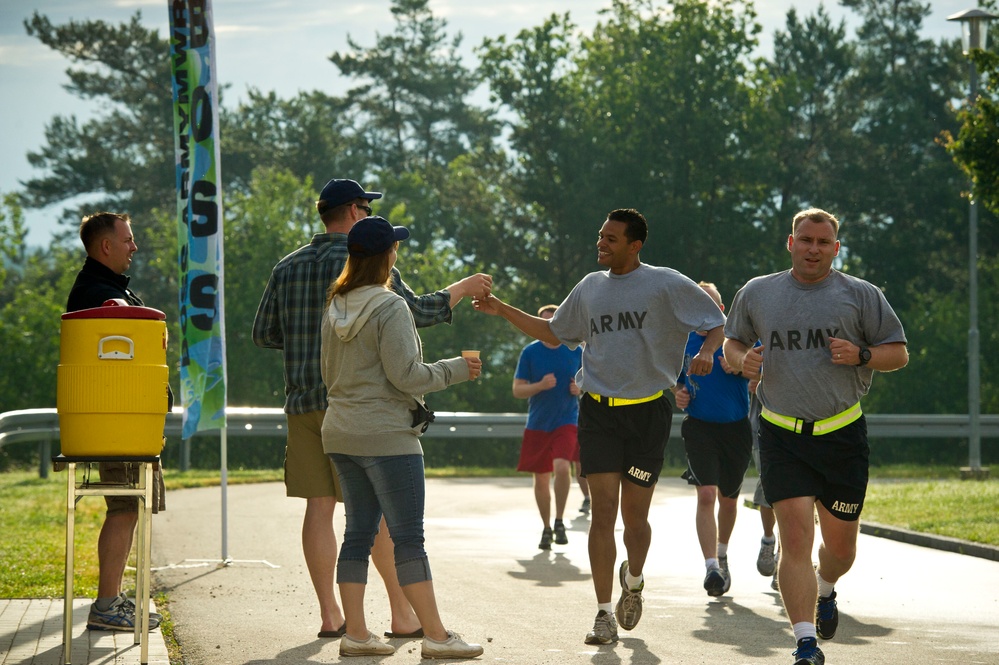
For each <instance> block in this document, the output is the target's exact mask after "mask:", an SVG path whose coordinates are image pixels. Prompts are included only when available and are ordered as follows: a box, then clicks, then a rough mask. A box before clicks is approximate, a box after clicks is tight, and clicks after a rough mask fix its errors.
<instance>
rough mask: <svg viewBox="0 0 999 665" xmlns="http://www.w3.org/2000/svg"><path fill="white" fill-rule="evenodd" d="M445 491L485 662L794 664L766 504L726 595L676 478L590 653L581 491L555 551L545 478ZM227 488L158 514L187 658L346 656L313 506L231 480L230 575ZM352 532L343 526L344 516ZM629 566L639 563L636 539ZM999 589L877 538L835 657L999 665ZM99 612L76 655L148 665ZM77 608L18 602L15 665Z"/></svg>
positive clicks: (433, 528)
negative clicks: (639, 613)
mask: <svg viewBox="0 0 999 665" xmlns="http://www.w3.org/2000/svg"><path fill="white" fill-rule="evenodd" d="M427 485H428V498H427V549H428V552H429V554H430V561H431V565H432V567H433V570H434V575H435V580H434V584H435V588H436V591H437V598H438V604H439V606H440V610H441V615H442V616H443V618H444V621H445V624H446V625H447V626H448V627H449V628H451V629H454V630H457V631H458V632H460V633H461V634H463V636H465V637H466V639H468V640H469V641H474V642H479V643H481V644H483V646H484V647H485V649H486V651H485V654H484V655H483V656H482V657H481V658H480V659H479V660H480V661H481V662H487V661H488V662H505V663H516V664H527V665H530V664H538V665H547V664H551V665H555V664H559V665H561V664H563V663H588V664H591V665H594V664H595V665H624V664H627V663H634V664H642V665H646V664H648V665H658V664H660V663H669V664H684V665H686V664H694V663H725V664H726V665H742V664H750V663H753V664H755V663H762V664H771V663H772V664H774V665H790V664H791V663H792V662H793V659H792V658H791V651H792V649H793V640H792V638H791V632H790V629H789V626H788V624H787V620H786V617H785V616H784V613H783V609H782V607H781V603H780V598H779V596H778V594H777V593H776V592H774V591H772V590H771V589H770V584H769V583H770V579H769V578H765V577H761V576H760V575H759V574H758V573H757V572H756V567H755V561H756V553H757V550H758V547H759V537H760V522H759V517H758V514H757V513H756V512H755V511H752V510H749V509H745V508H741V509H740V513H739V521H738V523H737V525H736V530H735V533H734V535H733V538H732V541H731V544H730V550H729V561H730V567H731V570H732V574H733V584H732V589H731V591H730V593H729V594H727V595H725V596H723V597H721V598H709V597H708V596H707V595H706V594H705V593H704V591H703V589H702V588H701V581H702V578H703V575H704V569H703V562H702V561H701V556H700V552H699V548H698V545H697V540H696V537H695V535H694V526H693V521H694V508H695V498H694V492H693V490H692V489H691V488H689V487H688V486H687V485H686V484H685V483H684V482H683V481H680V480H679V479H674V478H664V479H663V480H662V481H661V482H660V485H659V487H658V488H657V490H656V497H655V500H654V502H653V507H652V511H651V516H650V520H651V522H652V525H653V543H652V549H651V552H650V557H649V562H648V564H647V565H646V569H645V575H646V590H645V594H644V595H645V613H644V616H643V618H642V621H641V623H640V624H639V626H638V627H637V628H636V629H635V630H634V631H632V632H630V633H629V632H625V631H621V640H620V641H619V642H618V643H617V644H616V645H608V646H601V647H593V646H587V645H585V644H583V636H584V634H585V633H586V631H587V630H589V628H590V627H591V625H592V620H593V615H594V614H595V611H596V608H595V599H594V597H593V587H592V583H591V580H590V574H589V572H590V571H589V561H588V556H587V548H586V531H587V529H588V526H589V522H588V519H587V518H586V517H585V516H582V515H580V514H579V513H578V512H577V510H576V509H577V508H578V506H579V500H580V495H579V493H578V490H577V489H576V488H575V487H574V488H573V491H572V494H571V496H570V502H569V507H568V509H567V513H566V517H567V524H569V526H570V531H569V544H568V545H565V546H558V545H556V546H553V550H552V551H550V552H546V551H541V550H538V549H537V543H538V539H539V536H540V531H541V530H540V523H539V522H540V521H539V519H538V517H537V511H536V508H535V507H534V500H533V493H532V490H531V481H530V478H528V477H517V478H491V479H431V480H429V481H428V483H427ZM747 485H748V483H747ZM749 489H751V487H749ZM220 492H221V490H220V488H218V487H213V488H203V489H193V490H182V491H174V492H171V493H170V499H169V509H168V510H167V511H165V512H164V513H162V514H160V515H158V516H157V518H156V520H155V521H154V527H153V533H154V535H153V565H154V567H155V568H156V570H154V573H153V575H154V581H155V583H156V584H157V586H158V587H159V588H160V589H162V590H164V591H165V592H166V593H167V595H168V597H169V599H170V606H169V607H168V608H167V609H168V610H169V611H170V613H171V615H172V618H173V620H174V623H175V634H176V637H177V639H178V641H179V642H180V645H181V649H182V651H183V655H184V662H185V665H209V664H210V665H229V664H231V665H263V664H283V663H296V664H297V663H303V662H306V663H330V662H339V661H340V660H341V658H340V656H339V654H338V641H337V640H328V639H318V638H317V637H316V632H317V631H318V629H319V623H320V622H319V618H318V609H317V606H316V601H315V597H314V594H313V591H312V587H311V583H310V580H309V575H308V571H307V570H306V567H305V563H304V560H303V557H302V553H301V522H302V514H303V512H304V501H303V500H301V499H289V498H287V497H285V496H284V487H283V485H281V484H280V483H271V484H261V485H239V486H231V487H229V488H228V491H227V494H228V530H227V531H228V555H229V556H230V557H231V558H232V559H233V561H232V562H231V563H230V564H229V565H226V566H220V565H219V562H220V560H221V554H222V553H221V531H222V529H221V515H220V500H219V499H220ZM570 520H571V523H570ZM336 522H337V523H336V528H337V530H338V533H340V534H342V529H343V511H342V508H338V509H337V521H336ZM619 536H620V531H619ZM619 541H620V538H619ZM618 557H619V559H620V558H623V557H624V549H623V546H621V545H620V542H619V546H618ZM370 581H371V585H370V588H369V589H368V594H367V595H368V598H367V618H368V624H369V628H370V629H371V630H372V631H375V632H376V633H377V634H381V632H382V631H384V630H388V629H389V626H388V603H387V600H386V597H385V592H384V589H383V587H382V586H381V581H380V578H378V576H377V574H376V573H375V572H374V570H373V569H372V572H371V578H370ZM996 589H999V563H997V562H995V561H991V560H987V559H981V558H975V557H969V556H963V555H961V554H955V553H951V552H943V551H939V550H935V549H932V548H926V547H917V546H914V545H911V544H906V543H902V542H896V541H892V540H887V539H883V538H877V537H873V536H871V535H861V537H860V553H859V557H858V563H857V565H856V566H855V568H854V570H852V571H851V572H850V573H849V574H848V575H847V576H846V577H844V578H843V580H841V581H840V583H839V584H838V585H837V591H838V593H839V601H840V605H839V606H840V611H841V616H842V619H841V623H840V629H839V633H838V634H837V636H836V638H835V639H834V640H832V641H829V642H825V643H823V644H822V647H823V650H824V651H825V653H826V658H827V663H828V664H829V665H881V664H884V665H888V664H891V665H896V664H897V663H899V662H905V663H919V664H922V663H931V662H933V663H962V664H968V663H972V664H978V663H980V664H985V665H999V594H997V592H996ZM87 603H88V601H87V600H78V601H77V604H76V606H75V611H74V618H75V625H76V630H75V632H74V658H73V662H74V663H75V664H76V665H138V663H139V647H138V645H133V644H132V635H131V633H107V632H100V633H98V632H91V631H86V630H85V629H84V628H83V624H84V623H85V620H86V607H87ZM61 616H62V600H61V599H57V600H0V664H2V665H13V664H14V663H18V664H19V665H20V664H21V663H24V664H25V665H57V664H59V663H61V660H60V659H61V647H62V621H61ZM392 643H393V644H394V645H395V646H396V647H397V648H398V651H397V653H396V655H394V656H391V657H390V658H391V660H389V661H386V662H393V663H406V662H409V663H416V662H419V661H420V660H421V659H420V651H419V649H420V642H419V641H418V640H415V641H404V640H393V641H392ZM77 654H79V657H78V655H77ZM342 660H344V661H347V662H351V663H356V664H357V665H364V664H365V663H375V662H381V661H382V659H374V658H350V659H342ZM150 663H155V665H167V658H166V650H165V647H164V646H163V640H162V636H161V635H160V632H159V631H158V630H156V631H153V632H152V633H151V640H150Z"/></svg>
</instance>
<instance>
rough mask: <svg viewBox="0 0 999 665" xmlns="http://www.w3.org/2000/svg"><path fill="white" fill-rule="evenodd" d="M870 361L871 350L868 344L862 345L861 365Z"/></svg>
mask: <svg viewBox="0 0 999 665" xmlns="http://www.w3.org/2000/svg"><path fill="white" fill-rule="evenodd" d="M869 362H871V350H870V349H868V348H867V347H866V346H862V347H860V366H861V367H863V366H864V365H866V364H867V363H869Z"/></svg>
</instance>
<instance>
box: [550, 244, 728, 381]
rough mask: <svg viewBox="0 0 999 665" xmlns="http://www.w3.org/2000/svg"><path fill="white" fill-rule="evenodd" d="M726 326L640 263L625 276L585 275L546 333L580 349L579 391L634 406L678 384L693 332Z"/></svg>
mask: <svg viewBox="0 0 999 665" xmlns="http://www.w3.org/2000/svg"><path fill="white" fill-rule="evenodd" d="M724 323H725V317H724V316H723V315H722V313H721V310H719V309H718V306H717V305H716V304H715V302H714V301H713V300H712V299H711V297H710V296H709V295H708V294H706V293H705V292H704V290H703V289H702V288H701V287H699V286H698V285H697V284H695V283H694V282H693V281H692V280H690V279H689V278H687V277H685V276H684V275H682V274H680V273H679V272H677V271H676V270H673V269H671V268H660V267H656V266H650V265H647V264H644V263H643V264H640V265H639V267H638V268H637V269H635V270H632V271H631V272H629V273H627V274H624V275H615V274H613V273H611V272H610V271H609V270H608V271H604V272H594V273H590V274H589V275H587V276H586V277H584V278H583V279H582V281H580V282H579V284H577V285H576V287H575V288H574V289H573V290H572V293H570V294H569V295H568V297H566V299H565V302H563V303H562V304H561V305H559V308H558V310H557V311H556V312H555V316H554V317H553V318H552V319H551V322H550V325H551V329H552V332H553V333H554V334H555V336H556V337H558V338H559V339H560V340H561V341H562V342H563V343H564V344H565V345H566V346H568V347H569V348H573V349H574V348H576V347H577V346H579V345H580V344H582V343H584V342H585V346H584V348H583V366H582V369H580V370H579V374H577V377H576V384H577V385H578V386H579V388H580V389H581V390H584V391H586V392H591V393H596V394H598V395H605V396H608V397H622V398H625V399H637V398H640V397H648V396H649V395H653V394H655V393H656V392H658V391H660V390H667V389H669V388H671V387H672V386H673V385H674V384H675V383H676V377H677V376H679V374H680V370H681V369H682V368H683V350H684V346H685V345H686V343H687V335H688V334H690V332H691V331H693V330H710V329H712V328H717V327H718V326H720V325H723V324H724Z"/></svg>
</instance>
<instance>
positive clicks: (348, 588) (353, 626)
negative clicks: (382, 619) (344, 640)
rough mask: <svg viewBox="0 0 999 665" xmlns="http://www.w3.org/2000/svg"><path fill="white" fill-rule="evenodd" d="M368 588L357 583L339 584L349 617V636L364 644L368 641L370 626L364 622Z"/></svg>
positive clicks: (344, 608)
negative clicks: (365, 598)
mask: <svg viewBox="0 0 999 665" xmlns="http://www.w3.org/2000/svg"><path fill="white" fill-rule="evenodd" d="M367 586H368V585H367V584H359V583H357V582H341V583H340V584H339V587H340V600H342V601H343V612H344V614H346V615H347V634H348V635H350V636H351V637H352V638H354V639H355V640H359V641H362V642H363V641H364V640H366V639H368V625H367V623H365V621H364V590H365V588H366V587H367ZM338 627H339V626H338Z"/></svg>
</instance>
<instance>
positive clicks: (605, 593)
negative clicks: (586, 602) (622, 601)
mask: <svg viewBox="0 0 999 665" xmlns="http://www.w3.org/2000/svg"><path fill="white" fill-rule="evenodd" d="M587 479H588V480H589V482H590V498H591V499H592V502H593V503H592V504H591V511H592V516H593V517H592V519H591V521H590V535H589V541H588V543H587V546H588V549H589V554H590V570H591V574H592V575H593V590H594V591H595V592H596V594H597V602H598V603H609V602H611V599H612V597H613V594H614V563H615V562H616V561H617V544H616V542H615V540H614V526H615V524H616V523H617V508H618V501H619V496H620V492H621V474H620V473H594V474H590V475H589V476H587Z"/></svg>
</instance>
